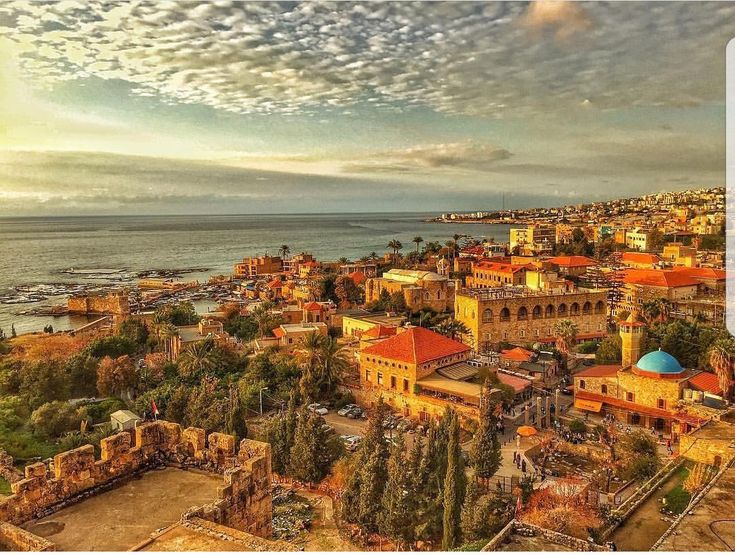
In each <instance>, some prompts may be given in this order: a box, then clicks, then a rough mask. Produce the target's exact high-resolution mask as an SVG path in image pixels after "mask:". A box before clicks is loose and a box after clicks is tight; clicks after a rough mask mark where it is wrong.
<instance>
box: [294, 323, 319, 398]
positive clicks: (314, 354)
mask: <svg viewBox="0 0 735 555" xmlns="http://www.w3.org/2000/svg"><path fill="white" fill-rule="evenodd" d="M324 341H325V339H324V336H323V335H321V334H320V333H319V332H316V331H313V332H311V333H308V334H307V335H305V336H303V337H302V338H301V340H300V341H299V347H298V350H297V351H296V363H297V364H298V365H299V367H300V368H301V379H300V380H299V388H300V389H301V396H302V398H303V399H309V398H311V399H313V398H314V397H315V395H314V393H315V390H316V388H317V385H318V368H319V364H320V362H321V354H322V345H323V343H324Z"/></svg>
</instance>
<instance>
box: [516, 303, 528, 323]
mask: <svg viewBox="0 0 735 555" xmlns="http://www.w3.org/2000/svg"><path fill="white" fill-rule="evenodd" d="M518 319H519V320H528V309H527V308H526V307H525V306H522V307H521V308H519V309H518Z"/></svg>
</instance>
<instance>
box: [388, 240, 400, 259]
mask: <svg viewBox="0 0 735 555" xmlns="http://www.w3.org/2000/svg"><path fill="white" fill-rule="evenodd" d="M388 248H389V249H391V250H392V251H393V258H394V259H395V258H398V251H400V250H401V249H402V248H403V243H401V242H400V241H399V240H398V239H391V240H390V241H389V242H388Z"/></svg>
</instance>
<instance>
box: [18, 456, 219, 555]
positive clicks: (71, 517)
mask: <svg viewBox="0 0 735 555" xmlns="http://www.w3.org/2000/svg"><path fill="white" fill-rule="evenodd" d="M222 484H223V479H222V476H218V475H214V474H206V473H203V472H198V471H191V470H189V471H187V470H179V469H175V468H165V469H163V470H152V471H149V472H146V473H145V474H143V475H142V476H140V477H139V478H134V479H133V480H131V481H130V482H127V483H126V484H124V485H122V486H120V487H118V488H115V489H113V490H110V491H108V492H105V493H102V494H100V495H96V496H94V497H90V498H89V499H85V500H84V501H82V502H80V503H76V504H74V505H71V506H69V507H65V508H64V509H62V510H60V511H58V512H56V513H54V514H52V515H49V516H47V517H45V518H42V519H40V520H37V521H30V522H27V523H26V524H25V525H23V528H25V529H27V530H29V531H31V532H33V533H34V534H37V535H39V536H43V537H44V538H47V539H48V540H49V541H52V542H54V543H55V544H56V549H57V550H58V551H126V550H128V549H130V548H132V547H134V546H135V545H137V544H139V543H140V542H142V541H144V540H146V539H148V538H149V537H150V535H151V534H152V533H153V532H155V531H156V530H159V529H161V528H164V527H166V526H169V525H170V524H173V523H174V522H176V521H178V520H179V518H180V517H181V515H182V514H183V513H184V511H186V510H187V509H189V508H191V507H195V506H200V505H204V504H206V503H210V502H212V501H214V500H215V499H216V497H217V488H218V487H219V486H221V485H222Z"/></svg>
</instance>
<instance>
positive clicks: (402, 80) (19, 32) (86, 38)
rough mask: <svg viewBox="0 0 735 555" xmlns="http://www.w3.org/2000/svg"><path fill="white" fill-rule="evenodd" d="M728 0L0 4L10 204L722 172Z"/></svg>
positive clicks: (265, 204) (188, 200)
mask: <svg viewBox="0 0 735 555" xmlns="http://www.w3.org/2000/svg"><path fill="white" fill-rule="evenodd" d="M733 35H735V3H733V2H712V3H705V2H613V3H603V2H558V1H551V0H541V1H539V2H533V3H526V2H389V3H377V2H375V3H349V2H338V3H321V2H320V3H316V2H302V3H295V2H231V1H227V0H215V1H210V2H195V1H180V2H177V1H153V2H150V1H139V0H131V1H127V2H111V1H97V0H84V1H82V0H80V1H76V0H60V1H56V2H49V3H46V2H27V1H25V0H23V1H17V2H15V1H7V0H6V1H4V2H2V3H0V216H20V215H31V216H35V215H38V216H46V215H72V214H73V215H76V214H195V213H291V212H297V213H308V212H348V211H349V212H367V211H431V212H446V211H454V210H492V209H497V208H500V207H501V203H502V202H505V206H506V207H514V208H520V207H528V206H558V205H562V204H566V203H577V202H583V201H593V200H602V199H608V198H618V197H626V196H635V195H640V194H646V193H650V192H655V191H662V190H676V189H688V188H698V187H709V186H721V185H723V184H724V167H725V162H724V159H725V144H724V142H725V141H724V119H725V99H724V96H725V91H724V86H725V46H726V44H727V42H728V40H729V39H730V38H732V36H733Z"/></svg>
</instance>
